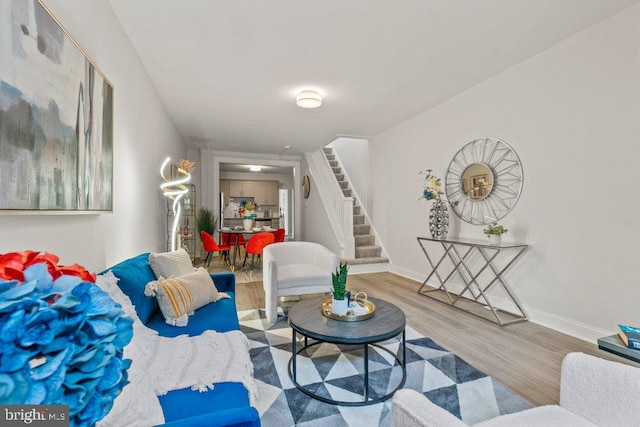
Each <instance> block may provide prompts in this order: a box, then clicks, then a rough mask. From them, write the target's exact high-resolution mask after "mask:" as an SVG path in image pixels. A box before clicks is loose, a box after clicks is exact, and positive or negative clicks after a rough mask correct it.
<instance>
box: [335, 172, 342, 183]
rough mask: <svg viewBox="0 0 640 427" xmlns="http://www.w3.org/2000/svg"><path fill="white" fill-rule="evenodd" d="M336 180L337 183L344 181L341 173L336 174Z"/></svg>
mask: <svg viewBox="0 0 640 427" xmlns="http://www.w3.org/2000/svg"><path fill="white" fill-rule="evenodd" d="M336 179H337V180H338V181H344V174H343V173H339V174H337V175H336Z"/></svg>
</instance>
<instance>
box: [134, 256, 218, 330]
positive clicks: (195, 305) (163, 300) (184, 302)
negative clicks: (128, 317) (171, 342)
mask: <svg viewBox="0 0 640 427" xmlns="http://www.w3.org/2000/svg"><path fill="white" fill-rule="evenodd" d="M144 294H145V295H147V296H154V297H156V299H157V300H158V305H159V306H160V311H162V315H163V316H164V320H165V321H166V322H167V323H168V324H169V325H172V326H187V323H188V322H189V320H188V317H189V316H190V315H192V314H193V312H194V311H195V310H197V309H199V308H200V307H203V306H205V305H207V304H209V303H210V302H215V301H218V300H219V299H221V298H230V297H229V296H228V295H227V294H225V293H223V292H218V289H217V288H216V285H215V284H214V283H213V280H212V279H211V276H210V275H209V273H208V272H207V270H205V269H204V268H202V267H200V268H198V269H197V270H196V271H194V272H193V273H189V274H185V275H182V276H179V277H174V278H170V279H159V280H154V281H153V282H149V283H147V286H146V287H145V290H144Z"/></svg>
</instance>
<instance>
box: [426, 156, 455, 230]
mask: <svg viewBox="0 0 640 427" xmlns="http://www.w3.org/2000/svg"><path fill="white" fill-rule="evenodd" d="M431 172H432V170H431V169H427V170H424V171H420V176H421V177H422V179H423V187H422V197H421V198H422V199H425V200H427V201H430V200H434V201H435V202H434V203H433V204H432V205H431V210H430V212H429V232H430V233H431V237H433V238H434V239H446V238H447V234H448V233H449V208H448V207H447V202H446V201H444V200H443V197H442V195H443V193H442V191H441V189H442V180H441V179H440V178H438V177H436V176H435V175H432V174H431Z"/></svg>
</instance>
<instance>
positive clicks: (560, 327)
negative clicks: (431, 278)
mask: <svg viewBox="0 0 640 427" xmlns="http://www.w3.org/2000/svg"><path fill="white" fill-rule="evenodd" d="M389 271H390V272H391V273H394V274H397V275H399V276H402V277H406V278H407V279H411V280H415V281H416V282H418V284H417V287H416V291H417V290H418V288H419V286H420V285H422V283H423V282H424V280H425V279H426V276H427V275H426V274H425V273H418V272H416V271H413V270H409V269H406V268H402V267H398V266H396V265H391V264H390V265H389ZM451 290H452V291H460V290H462V288H460V289H456V286H455V285H454V286H452V287H451ZM491 303H492V304H494V305H495V306H496V307H500V308H502V309H504V310H509V311H515V312H517V309H516V306H515V305H514V304H513V302H512V301H508V300H505V299H503V298H492V300H491ZM522 306H523V308H524V310H525V312H526V313H527V314H528V315H529V321H530V322H533V323H535V324H538V325H541V326H544V327H546V328H549V329H553V330H555V331H558V332H562V333H563V334H567V335H570V336H572V337H575V338H578V339H581V340H583V341H587V342H589V343H592V344H596V343H597V341H598V338H602V337H604V336H607V335H612V334H614V333H615V332H611V331H607V330H604V329H601V328H597V327H595V326H592V325H588V324H586V323H581V322H577V321H575V320H572V319H568V318H566V317H562V316H558V315H556V314H553V313H549V312H546V311H544V310H540V309H536V308H534V307H529V306H527V305H525V304H522ZM505 327H507V328H508V327H509V326H505Z"/></svg>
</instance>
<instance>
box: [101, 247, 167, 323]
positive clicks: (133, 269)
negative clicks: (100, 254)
mask: <svg viewBox="0 0 640 427" xmlns="http://www.w3.org/2000/svg"><path fill="white" fill-rule="evenodd" d="M108 270H111V271H112V272H113V274H115V275H116V277H118V278H119V279H120V280H118V286H119V287H120V289H122V292H124V293H125V294H127V296H128V297H129V299H131V303H132V304H133V305H134V306H135V308H136V313H137V314H138V317H139V318H140V320H141V321H142V323H147V322H148V321H149V319H151V317H152V315H153V314H154V313H156V312H159V311H160V309H159V307H158V302H157V301H156V299H155V298H153V297H148V296H146V295H145V294H144V288H145V286H147V283H149V282H151V281H152V280H156V276H155V275H154V274H153V270H151V267H150V266H149V254H148V253H146V254H142V255H138V256H137V257H135V258H130V259H127V260H125V261H122V262H121V263H119V264H116V265H114V266H113V267H111V268H109V269H108ZM108 270H105V271H108Z"/></svg>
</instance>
